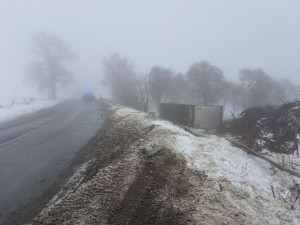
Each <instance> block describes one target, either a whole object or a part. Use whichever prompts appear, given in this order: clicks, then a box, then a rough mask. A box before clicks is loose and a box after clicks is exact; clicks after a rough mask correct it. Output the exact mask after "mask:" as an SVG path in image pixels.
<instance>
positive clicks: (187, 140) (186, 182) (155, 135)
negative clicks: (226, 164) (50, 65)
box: [28, 106, 295, 225]
mask: <svg viewBox="0 0 300 225" xmlns="http://www.w3.org/2000/svg"><path fill="white" fill-rule="evenodd" d="M108 110H109V115H110V116H109V117H110V118H109V124H108V125H107V127H106V128H105V131H104V132H102V134H101V135H100V136H99V138H98V140H97V141H96V143H95V145H94V147H93V149H92V151H91V152H90V153H89V154H88V155H87V156H86V158H85V163H84V164H83V165H82V166H81V168H80V169H79V170H78V171H77V173H76V174H74V176H73V177H72V179H71V180H70V181H69V182H68V183H67V184H66V185H65V186H64V187H63V188H62V189H61V191H60V192H59V193H58V194H57V196H56V197H55V198H54V199H52V201H51V202H50V203H49V204H48V206H47V207H46V208H44V209H43V210H42V211H41V213H40V214H39V215H38V216H37V217H36V218H34V219H33V220H32V221H31V222H29V223H28V224H120V225H121V224H295V223H294V212H291V211H290V210H289V209H288V205H287V204H283V203H282V202H281V201H279V200H278V199H272V197H271V194H270V196H269V195H268V194H267V196H266V195H261V194H260V193H261V192H262V190H261V189H259V188H258V187H254V186H255V185H253V184H252V183H250V181H247V179H246V180H245V177H246V175H245V174H242V176H243V177H242V178H240V179H244V180H242V181H241V182H242V183H243V185H244V186H245V187H244V186H241V185H240V184H238V185H236V184H234V182H232V181H231V180H230V179H229V178H226V177H224V176H221V175H220V176H219V175H218V172H217V170H218V164H217V162H214V161H213V159H211V158H209V157H208V156H209V155H208V152H205V151H202V150H201V149H202V146H204V145H205V143H203V142H204V141H207V140H208V139H209V137H203V139H200V138H199V137H194V136H193V135H191V134H189V133H187V132H185V131H184V130H183V129H181V128H178V127H176V126H174V125H172V124H171V123H167V122H166V123H164V122H163V121H162V122H161V121H159V120H158V121H156V122H155V119H152V118H149V117H148V116H147V115H145V114H143V113H140V112H137V111H134V110H130V109H126V108H123V107H119V106H110V107H109V109H108ZM153 121H154V122H153ZM162 124H163V125H164V126H161V125H162ZM209 140H211V141H212V143H210V146H216V145H217V144H220V145H221V144H222V146H223V145H224V143H223V142H222V140H219V139H215V138H213V139H212V138H210V139H209ZM215 142H216V143H215ZM191 143H192V144H193V146H194V150H193V151H191V152H192V153H193V154H194V155H193V154H192V155H191V156H188V155H187V152H189V151H190V150H191V149H190V148H189V149H188V148H187V146H189V144H191ZM225 144H227V143H225ZM156 146H162V147H163V149H162V150H161V151H159V152H158V153H156V154H154V155H151V156H149V157H147V156H146V155H147V153H149V152H150V151H151V150H152V149H153V148H154V147H156ZM208 148H209V147H208ZM229 148H230V147H229ZM208 150H210V151H212V150H211V149H208ZM180 151H181V152H180ZM240 154H244V153H240ZM192 156H193V157H195V158H201V159H203V165H201V163H200V164H199V165H198V164H196V161H195V163H193V162H192V161H191V160H190V158H192ZM232 156H233V155H232ZM222 160H223V159H222ZM224 160H225V158H224ZM222 163H223V162H222ZM221 169H222V168H221ZM245 170H246V169H245ZM245 170H244V173H245ZM248 189H252V191H248ZM270 206H272V207H270Z"/></svg>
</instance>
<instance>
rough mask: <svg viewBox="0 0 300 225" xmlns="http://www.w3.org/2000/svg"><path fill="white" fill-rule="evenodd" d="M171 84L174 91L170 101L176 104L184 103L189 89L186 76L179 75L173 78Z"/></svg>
mask: <svg viewBox="0 0 300 225" xmlns="http://www.w3.org/2000/svg"><path fill="white" fill-rule="evenodd" d="M171 82H172V83H171V84H172V90H171V96H170V99H169V100H170V101H171V102H174V103H184V102H185V101H186V97H187V94H188V89H189V87H188V86H189V84H188V81H187V80H186V78H185V76H184V75H183V74H181V73H178V74H176V75H174V76H173V77H172V79H171Z"/></svg>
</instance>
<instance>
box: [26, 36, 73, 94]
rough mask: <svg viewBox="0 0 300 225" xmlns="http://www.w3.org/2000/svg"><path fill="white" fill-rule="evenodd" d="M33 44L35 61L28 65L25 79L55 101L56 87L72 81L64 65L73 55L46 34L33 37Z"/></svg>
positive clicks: (62, 44) (61, 42) (65, 46)
mask: <svg viewBox="0 0 300 225" xmlns="http://www.w3.org/2000/svg"><path fill="white" fill-rule="evenodd" d="M33 44H34V45H33V53H34V54H35V55H36V57H37V61H36V62H33V63H31V64H30V65H29V70H28V73H27V77H28V78H29V79H30V80H32V81H33V82H35V83H36V84H37V85H38V89H39V90H40V91H46V93H47V95H48V97H49V98H50V99H56V95H57V94H56V92H57V85H67V84H68V83H70V82H71V81H72V80H73V75H72V73H71V72H70V71H69V70H68V69H67V68H66V67H65V63H66V62H67V61H68V60H71V59H73V58H74V57H75V54H74V53H73V52H72V51H71V49H70V47H69V46H68V45H67V44H66V43H65V42H64V41H63V40H62V39H60V38H58V37H56V36H53V35H49V34H46V33H39V34H38V35H37V36H35V37H34V39H33Z"/></svg>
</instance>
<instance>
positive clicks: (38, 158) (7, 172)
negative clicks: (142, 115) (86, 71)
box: [0, 99, 106, 224]
mask: <svg viewBox="0 0 300 225" xmlns="http://www.w3.org/2000/svg"><path fill="white" fill-rule="evenodd" d="M105 123H106V112H105V107H104V106H103V105H101V104H100V103H98V102H82V101H80V100H75V99H72V100H68V101H64V102H62V103H59V104H58V105H55V106H53V107H51V108H49V109H44V110H41V111H40V112H38V113H35V114H32V115H30V116H26V117H24V118H21V119H17V120H14V121H10V122H7V123H4V124H0V224H4V221H5V220H7V218H8V215H9V214H10V213H11V212H12V211H14V210H16V209H19V208H22V206H24V205H26V204H28V203H29V202H31V201H32V200H34V199H35V198H37V197H38V196H40V195H42V194H43V193H44V192H45V191H46V190H47V189H48V188H49V187H51V185H53V184H54V182H55V181H56V180H57V179H58V177H59V175H60V174H61V173H62V171H64V170H65V169H66V168H67V167H68V166H69V165H70V163H71V161H72V159H73V158H74V157H75V155H76V153H77V152H78V151H79V150H81V149H82V148H83V147H84V146H85V145H86V144H87V143H88V142H89V141H90V140H91V139H92V138H93V137H95V136H96V135H97V133H99V131H100V130H101V128H102V127H103V125H104V124H105ZM5 223H6V222H5Z"/></svg>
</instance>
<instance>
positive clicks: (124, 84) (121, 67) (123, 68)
mask: <svg viewBox="0 0 300 225" xmlns="http://www.w3.org/2000/svg"><path fill="white" fill-rule="evenodd" d="M103 64H104V75H105V82H106V83H107V84H108V85H109V86H110V87H111V92H112V96H113V98H114V100H115V101H117V102H118V103H120V104H122V105H125V106H130V107H135V106H136V99H135V97H136V90H135V82H136V72H135V69H134V66H133V64H132V63H130V62H129V60H128V59H127V58H122V57H121V56H120V55H119V54H117V53H115V54H113V55H111V56H109V57H108V58H105V59H104V61H103Z"/></svg>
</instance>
